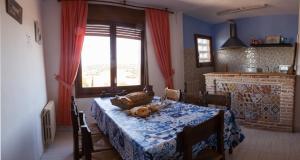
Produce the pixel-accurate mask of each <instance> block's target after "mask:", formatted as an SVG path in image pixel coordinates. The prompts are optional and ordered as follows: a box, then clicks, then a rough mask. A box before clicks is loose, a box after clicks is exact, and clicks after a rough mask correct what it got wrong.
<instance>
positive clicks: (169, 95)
mask: <svg viewBox="0 0 300 160" xmlns="http://www.w3.org/2000/svg"><path fill="white" fill-rule="evenodd" d="M164 98H165V99H169V100H173V101H179V100H180V98H181V92H180V90H179V89H178V90H176V89H169V88H165V97H164Z"/></svg>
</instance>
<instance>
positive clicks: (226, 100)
mask: <svg viewBox="0 0 300 160" xmlns="http://www.w3.org/2000/svg"><path fill="white" fill-rule="evenodd" d="M203 103H204V104H203V105H204V106H207V107H208V105H209V104H212V105H216V106H225V107H226V109H231V94H230V93H223V94H208V92H204V94H203Z"/></svg>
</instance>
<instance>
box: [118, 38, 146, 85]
mask: <svg viewBox="0 0 300 160" xmlns="http://www.w3.org/2000/svg"><path fill="white" fill-rule="evenodd" d="M132 85H141V40H139V39H129V38H120V37H117V86H132Z"/></svg>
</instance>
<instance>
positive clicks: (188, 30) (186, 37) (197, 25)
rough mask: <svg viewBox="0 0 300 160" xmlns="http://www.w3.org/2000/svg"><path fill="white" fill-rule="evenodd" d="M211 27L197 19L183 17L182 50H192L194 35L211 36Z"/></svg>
mask: <svg viewBox="0 0 300 160" xmlns="http://www.w3.org/2000/svg"><path fill="white" fill-rule="evenodd" d="M212 29H213V25H212V24H209V23H207V22H204V21H201V20H199V19H197V18H194V17H191V16H188V15H183V42H184V48H194V47H195V42H194V34H196V33H197V34H203V35H207V36H211V35H212Z"/></svg>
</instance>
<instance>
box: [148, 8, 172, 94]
mask: <svg viewBox="0 0 300 160" xmlns="http://www.w3.org/2000/svg"><path fill="white" fill-rule="evenodd" d="M146 21H147V22H148V24H149V25H148V27H149V30H150V33H151V36H152V42H153V46H154V51H155V55H156V59H157V62H158V65H159V68H160V70H161V72H162V74H163V76H164V79H165V84H166V87H168V88H173V74H174V71H173V69H172V62H171V48H170V26H169V13H168V12H166V11H161V10H156V9H146Z"/></svg>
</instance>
